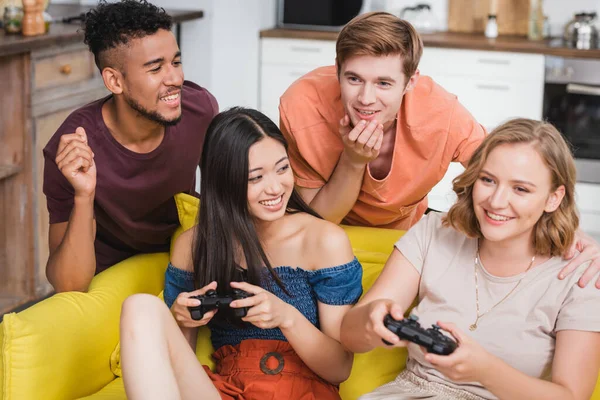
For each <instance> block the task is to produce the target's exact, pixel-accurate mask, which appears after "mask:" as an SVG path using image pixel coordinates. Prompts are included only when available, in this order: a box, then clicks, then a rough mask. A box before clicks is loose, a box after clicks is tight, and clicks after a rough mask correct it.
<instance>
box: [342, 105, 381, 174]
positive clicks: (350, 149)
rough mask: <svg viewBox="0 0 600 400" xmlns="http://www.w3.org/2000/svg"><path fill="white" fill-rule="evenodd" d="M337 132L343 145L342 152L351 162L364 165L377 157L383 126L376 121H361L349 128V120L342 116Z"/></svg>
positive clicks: (346, 116)
mask: <svg viewBox="0 0 600 400" xmlns="http://www.w3.org/2000/svg"><path fill="white" fill-rule="evenodd" d="M339 132H340V136H341V137H342V142H343V143H344V152H345V153H346V156H347V157H348V158H349V159H350V161H351V162H353V163H356V164H362V165H366V164H368V163H369V162H371V161H373V160H374V159H376V158H377V156H378V155H379V150H380V149H381V143H382V141H383V125H382V124H380V123H379V122H377V121H376V120H372V121H370V122H369V121H365V120H361V121H360V122H359V123H358V124H357V125H356V126H355V127H354V128H351V126H350V118H349V117H348V115H344V118H342V119H341V120H340V127H339Z"/></svg>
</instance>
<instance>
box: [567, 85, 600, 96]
mask: <svg viewBox="0 0 600 400" xmlns="http://www.w3.org/2000/svg"><path fill="white" fill-rule="evenodd" d="M567 93H572V94H585V95H589V96H600V88H599V87H596V86H589V85H578V84H576V83H569V84H568V85H567Z"/></svg>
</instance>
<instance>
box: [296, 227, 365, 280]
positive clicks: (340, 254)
mask: <svg viewBox="0 0 600 400" xmlns="http://www.w3.org/2000/svg"><path fill="white" fill-rule="evenodd" d="M307 216H308V217H310V218H309V219H307V220H306V225H305V240H304V241H303V243H304V249H303V250H304V252H305V254H308V255H310V259H311V264H312V265H313V266H314V269H321V268H329V267H333V266H336V265H342V264H346V263H348V262H350V261H352V260H353V259H354V253H353V251H352V245H351V244H350V239H348V235H346V232H345V231H344V229H343V228H342V227H340V226H339V225H336V224H334V223H333V222H329V221H326V220H324V219H319V218H316V217H313V216H311V215H307Z"/></svg>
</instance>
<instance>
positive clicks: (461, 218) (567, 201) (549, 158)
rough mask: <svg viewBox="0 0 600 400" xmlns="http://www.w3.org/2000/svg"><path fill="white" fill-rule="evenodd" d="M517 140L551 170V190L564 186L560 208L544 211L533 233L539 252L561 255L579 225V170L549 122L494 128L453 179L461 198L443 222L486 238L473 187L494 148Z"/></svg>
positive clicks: (517, 121) (517, 122) (518, 121)
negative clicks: (480, 224) (527, 146)
mask: <svg viewBox="0 0 600 400" xmlns="http://www.w3.org/2000/svg"><path fill="white" fill-rule="evenodd" d="M514 143H529V144H531V146H533V148H534V149H535V150H536V151H537V152H538V153H539V155H540V156H541V157H542V159H543V160H544V162H545V164H546V166H547V167H548V169H549V170H550V174H551V179H552V187H551V190H552V191H555V190H556V189H558V188H559V187H560V186H561V185H562V186H564V188H565V196H564V198H563V199H562V201H561V203H560V205H559V207H558V208H557V209H556V210H555V211H553V212H544V213H543V214H542V216H541V217H540V219H539V220H538V221H537V223H536V224H535V226H534V234H533V245H534V248H535V250H536V252H537V253H538V254H550V255H552V256H556V255H562V254H564V252H565V251H566V250H567V249H568V248H569V247H570V246H571V244H572V243H573V240H574V237H575V231H576V230H577V228H578V226H579V216H578V213H577V207H576V204H575V177H576V170H575V162H574V160H573V155H572V153H571V149H570V147H569V145H568V144H567V142H565V140H564V139H563V137H562V135H561V134H560V133H559V132H558V130H556V128H555V127H554V126H552V125H551V124H549V123H547V122H541V121H534V120H531V119H524V118H518V119H514V120H511V121H508V122H506V123H504V124H502V125H500V126H499V127H497V128H496V129H494V131H493V132H492V133H490V134H489V135H488V136H487V137H486V138H485V139H484V140H483V142H482V143H481V145H480V146H479V147H478V148H477V150H475V152H474V153H473V156H472V157H471V160H470V161H469V165H468V166H467V168H466V169H465V171H464V172H463V173H462V174H461V175H459V176H458V177H456V178H455V179H454V180H453V181H452V183H453V190H454V192H455V193H456V194H457V196H458V200H457V202H456V203H455V204H454V205H453V206H452V207H451V208H450V211H448V214H447V215H446V216H445V217H444V219H443V224H444V226H451V227H453V228H454V229H456V230H458V231H460V232H463V233H464V234H466V235H467V236H469V237H477V238H483V234H482V233H481V229H480V227H479V222H478V220H477V217H476V216H475V210H474V207H473V186H474V184H475V182H476V181H477V179H479V174H480V172H481V169H482V168H483V166H484V164H485V162H486V160H487V158H488V156H489V154H490V153H491V152H492V150H494V149H495V148H496V147H498V146H500V145H502V144H514Z"/></svg>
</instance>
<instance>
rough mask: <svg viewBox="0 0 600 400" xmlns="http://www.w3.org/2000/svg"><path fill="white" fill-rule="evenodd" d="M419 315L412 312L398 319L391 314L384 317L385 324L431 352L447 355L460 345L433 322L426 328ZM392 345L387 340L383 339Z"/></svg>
mask: <svg viewBox="0 0 600 400" xmlns="http://www.w3.org/2000/svg"><path fill="white" fill-rule="evenodd" d="M418 320H419V317H417V316H416V315H413V314H411V315H410V317H408V318H405V319H402V320H400V321H396V320H395V319H394V318H392V316H391V315H390V314H388V315H386V316H385V318H384V319H383V324H384V325H385V327H386V328H388V329H389V330H390V331H392V332H394V333H395V334H396V335H398V338H400V339H402V340H408V341H409V342H413V343H416V344H418V345H420V346H423V347H425V348H426V349H427V351H428V352H429V353H433V354H439V355H442V356H447V355H448V354H451V353H452V352H453V351H454V350H455V349H456V347H457V346H458V345H457V344H456V342H455V341H454V340H452V339H451V338H449V337H448V336H446V335H444V334H443V333H442V332H440V327H439V326H437V325H435V324H433V325H432V326H431V328H429V329H427V330H425V329H423V327H421V324H419V322H418ZM383 342H384V343H385V344H387V345H391V343H389V342H388V341H387V340H384V341H383Z"/></svg>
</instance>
